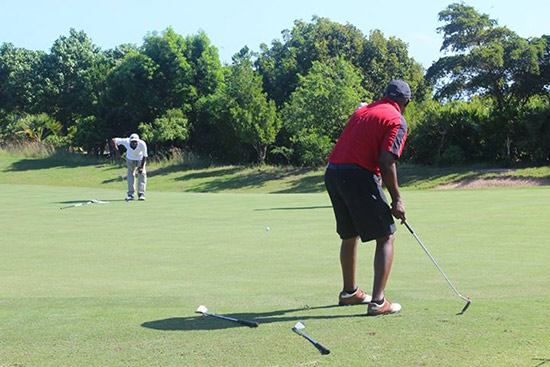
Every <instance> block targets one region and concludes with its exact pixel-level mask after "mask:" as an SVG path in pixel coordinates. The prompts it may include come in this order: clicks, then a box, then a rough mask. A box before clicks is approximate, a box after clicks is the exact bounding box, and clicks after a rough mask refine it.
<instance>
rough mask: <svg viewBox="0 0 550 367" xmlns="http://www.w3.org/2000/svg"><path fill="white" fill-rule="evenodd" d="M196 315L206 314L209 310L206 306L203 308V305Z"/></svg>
mask: <svg viewBox="0 0 550 367" xmlns="http://www.w3.org/2000/svg"><path fill="white" fill-rule="evenodd" d="M195 312H196V313H205V312H208V308H206V306H203V305H200V306H199V308H197V311H195Z"/></svg>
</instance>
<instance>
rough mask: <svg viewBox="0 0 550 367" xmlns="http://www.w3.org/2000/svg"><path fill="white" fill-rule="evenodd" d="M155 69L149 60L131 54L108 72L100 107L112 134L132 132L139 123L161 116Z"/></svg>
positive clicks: (137, 53) (141, 55)
mask: <svg viewBox="0 0 550 367" xmlns="http://www.w3.org/2000/svg"><path fill="white" fill-rule="evenodd" d="M158 68H159V66H158V65H157V64H156V63H155V62H154V61H153V60H152V59H151V58H150V57H148V56H146V55H144V54H142V53H139V52H135V51H132V52H130V53H128V54H127V55H126V56H125V57H124V59H123V60H122V61H121V62H120V64H119V65H118V66H117V67H115V68H114V69H113V70H112V71H111V72H110V73H109V75H108V76H107V81H106V83H107V86H106V91H105V93H104V95H103V98H102V103H101V104H102V109H103V110H104V112H103V113H104V117H105V119H106V121H107V123H108V125H109V126H110V127H111V129H112V133H113V134H115V135H127V134H129V133H131V132H135V131H137V129H138V125H139V124H140V123H141V122H151V121H153V119H154V118H155V117H156V116H158V115H159V114H161V113H163V110H162V107H161V106H162V103H161V101H160V100H159V99H160V98H161V97H160V96H159V93H158V92H157V90H156V88H155V85H154V78H155V75H156V72H157V70H158Z"/></svg>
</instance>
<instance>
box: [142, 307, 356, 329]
mask: <svg viewBox="0 0 550 367" xmlns="http://www.w3.org/2000/svg"><path fill="white" fill-rule="evenodd" d="M338 307H340V306H338V305H329V306H318V307H303V308H295V309H288V310H277V311H271V312H263V313H232V314H224V316H229V317H233V318H236V319H243V320H249V321H256V322H257V323H259V324H260V326H261V324H271V323H274V322H287V321H303V320H323V319H325V320H326V319H336V318H348V317H360V316H365V314H364V313H362V314H355V315H327V316H325V315H314V314H313V315H304V314H300V315H296V316H292V315H287V314H292V313H295V312H309V311H311V310H320V309H329V308H338ZM141 326H142V327H145V328H148V329H154V330H162V331H189V330H220V329H230V328H235V327H246V326H244V325H241V324H238V323H235V322H232V321H227V320H222V319H218V318H215V317H211V316H192V317H172V318H168V319H163V320H155V321H148V322H144V323H143V324H141Z"/></svg>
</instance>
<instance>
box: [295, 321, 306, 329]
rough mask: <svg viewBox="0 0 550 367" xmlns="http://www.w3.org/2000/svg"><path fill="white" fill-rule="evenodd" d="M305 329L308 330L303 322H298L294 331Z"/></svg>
mask: <svg viewBox="0 0 550 367" xmlns="http://www.w3.org/2000/svg"><path fill="white" fill-rule="evenodd" d="M305 328H306V326H305V325H304V324H303V323H302V322H301V321H298V322H297V323H296V325H294V329H296V330H301V329H305Z"/></svg>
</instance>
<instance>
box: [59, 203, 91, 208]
mask: <svg viewBox="0 0 550 367" xmlns="http://www.w3.org/2000/svg"><path fill="white" fill-rule="evenodd" d="M86 204H91V202H90V201H87V202H85V203H78V204H73V205H69V206H63V207H61V208H60V209H69V208H76V207H77V206H82V205H86Z"/></svg>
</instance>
